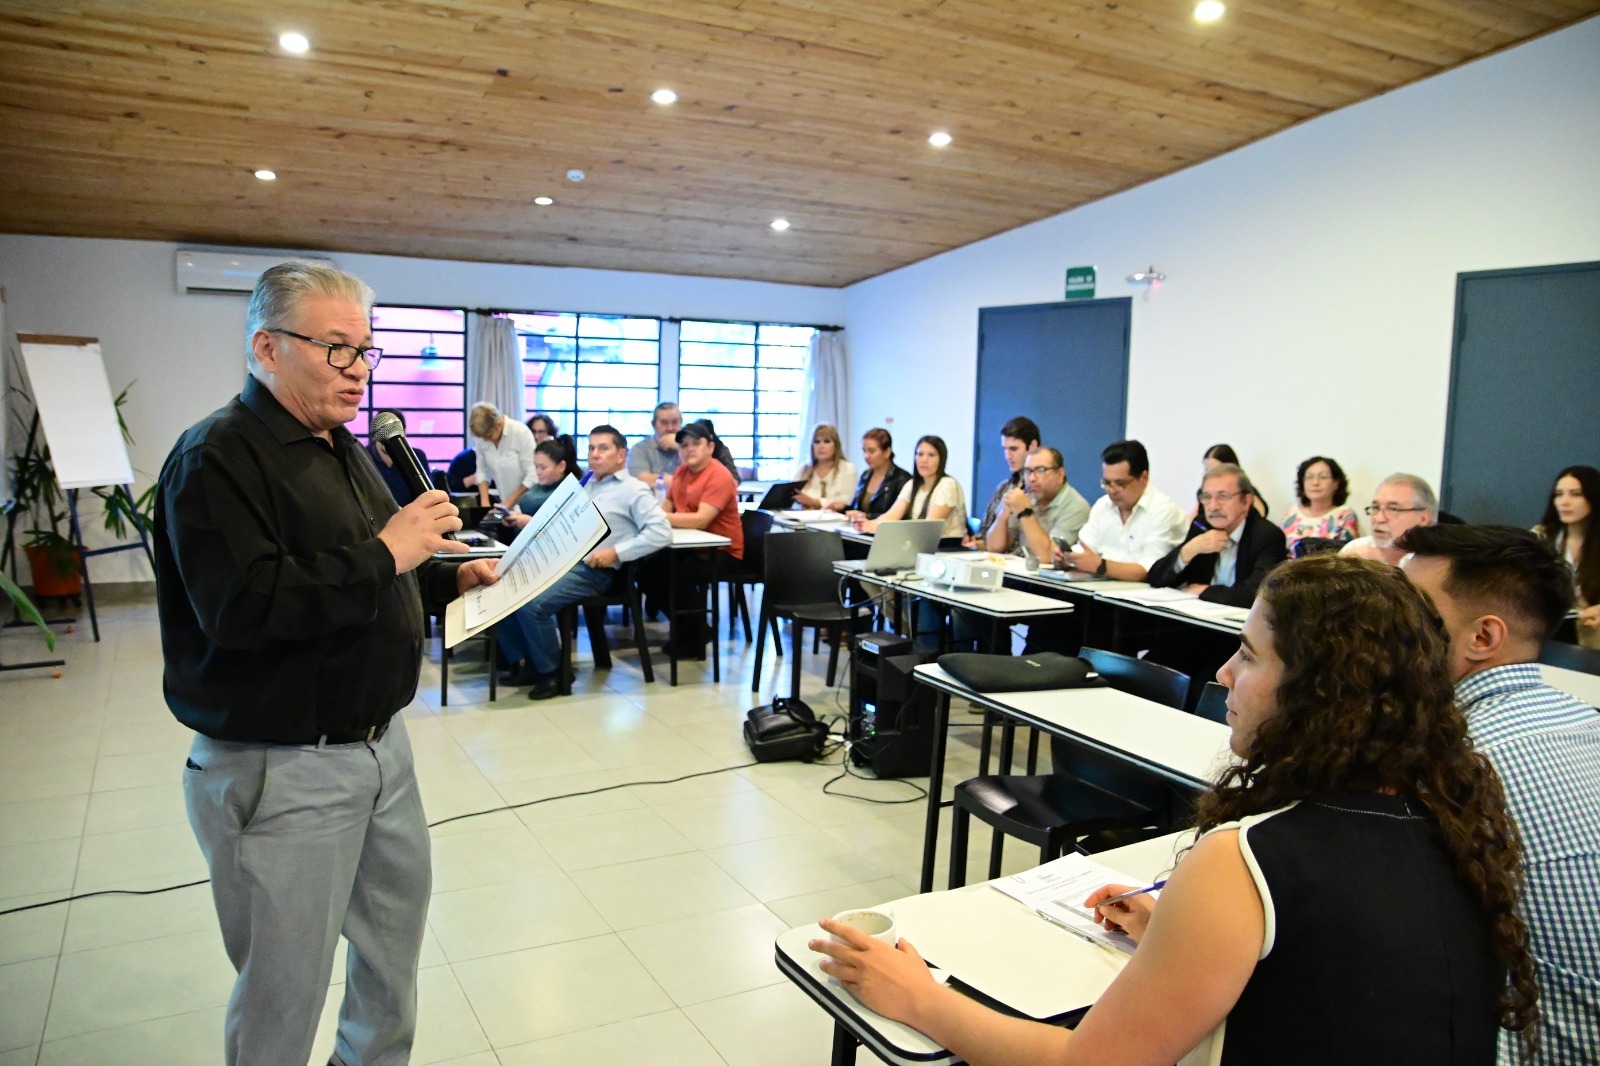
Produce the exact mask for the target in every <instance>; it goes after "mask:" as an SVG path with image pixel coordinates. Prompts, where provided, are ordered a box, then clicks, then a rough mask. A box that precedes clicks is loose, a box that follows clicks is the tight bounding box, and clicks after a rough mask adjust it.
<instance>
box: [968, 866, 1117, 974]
mask: <svg viewBox="0 0 1600 1066" xmlns="http://www.w3.org/2000/svg"><path fill="white" fill-rule="evenodd" d="M1147 883H1148V882H1141V881H1140V880H1139V879H1138V878H1135V877H1129V876H1128V875H1127V874H1125V873H1121V872H1119V871H1117V870H1113V869H1111V867H1109V866H1102V865H1101V864H1100V863H1097V862H1095V861H1094V860H1093V859H1091V858H1089V857H1088V856H1086V855H1063V856H1062V857H1061V858H1059V859H1055V860H1054V861H1052V862H1047V863H1045V864H1044V865H1043V866H1036V867H1034V868H1033V869H1031V870H1027V871H1025V872H1023V873H1020V874H1016V875H1015V876H1012V877H1002V878H1000V879H999V880H997V881H991V882H989V884H990V885H991V886H992V887H994V888H995V889H998V890H999V891H1001V892H1004V893H1005V894H1006V895H1008V896H1010V897H1011V898H1013V899H1015V900H1019V901H1020V902H1022V903H1024V904H1026V905H1027V906H1029V907H1031V908H1033V910H1035V911H1036V912H1038V914H1039V915H1040V917H1041V918H1043V919H1044V920H1045V921H1047V922H1054V923H1057V924H1060V925H1066V926H1070V927H1071V928H1073V929H1076V930H1078V931H1079V932H1081V933H1085V934H1088V935H1089V936H1091V937H1093V938H1094V939H1096V940H1098V941H1100V942H1101V943H1103V944H1106V945H1107V946H1109V947H1114V948H1117V949H1118V950H1120V951H1127V952H1132V951H1133V946H1134V945H1133V940H1132V939H1130V938H1129V937H1128V936H1127V935H1126V934H1123V933H1112V932H1107V931H1106V930H1105V929H1103V928H1101V926H1100V923H1099V922H1098V921H1096V920H1095V917H1094V912H1093V911H1092V910H1090V909H1089V908H1087V907H1085V906H1084V905H1083V901H1084V900H1086V899H1088V898H1089V893H1091V892H1093V891H1094V890H1095V889H1097V888H1099V887H1100V886H1101V885H1129V886H1131V887H1133V888H1142V887H1144V885H1145V884H1147Z"/></svg>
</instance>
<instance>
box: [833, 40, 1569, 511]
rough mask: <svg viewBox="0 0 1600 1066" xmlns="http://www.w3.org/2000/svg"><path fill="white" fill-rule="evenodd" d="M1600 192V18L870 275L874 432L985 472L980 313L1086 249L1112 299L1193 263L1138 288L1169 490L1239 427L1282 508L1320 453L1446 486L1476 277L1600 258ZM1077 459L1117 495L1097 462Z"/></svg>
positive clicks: (858, 416)
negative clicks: (1457, 308) (944, 451)
mask: <svg viewBox="0 0 1600 1066" xmlns="http://www.w3.org/2000/svg"><path fill="white" fill-rule="evenodd" d="M1597 188H1600V19H1592V20H1590V21H1588V22H1586V23H1584V24H1581V25H1578V26H1575V27H1572V28H1569V29H1567V30H1565V31H1563V32H1561V33H1558V34H1554V35H1551V36H1548V37H1545V38H1542V39H1540V40H1537V41H1533V42H1530V43H1528V44H1525V45H1523V46H1521V47H1518V48H1515V49H1513V50H1510V51H1508V52H1505V53H1502V54H1500V55H1496V56H1492V57H1489V58H1487V59H1484V60H1481V61H1479V62H1477V63H1473V64H1471V65H1469V66H1466V67H1463V68H1460V69H1458V70H1455V71H1452V72H1449V73H1446V74H1443V75H1440V76H1438V77H1436V78H1433V79H1430V80H1429V81H1426V82H1422V83H1419V84H1417V85H1413V86H1410V87H1408V88H1405V89H1401V90H1398V91H1396V92H1394V93H1391V94H1389V95H1387V96H1383V97H1379V98H1377V99H1374V100H1370V101H1368V102H1366V103H1363V104H1360V105H1357V106H1355V107H1351V108H1348V109H1346V110H1344V111H1340V112H1337V113H1334V114H1331V115H1327V116H1324V117H1322V118H1319V119H1317V120H1315V121H1312V122H1308V123H1305V124H1303V125H1301V126H1298V127H1296V128H1294V129H1291V130H1288V131H1286V132H1284V133H1281V134H1279V135H1277V136H1275V137H1272V138H1269V139H1267V140H1264V141H1261V142H1258V143H1256V144H1254V145H1251V146H1249V147H1246V148H1243V149H1240V150H1238V151H1236V152H1233V153H1230V154H1229V155H1226V156H1223V157H1221V158H1218V159H1215V160H1212V161H1210V162H1208V163H1205V164H1202V165H1199V166H1196V167H1192V168H1190V169H1188V170H1186V171H1183V172H1182V173H1179V174H1175V175H1173V176H1171V177H1168V178H1165V179H1162V180H1160V181H1156V182H1152V183H1150V184H1148V185H1145V186H1142V187H1140V188H1138V189H1134V190H1131V191H1129V192H1126V193H1123V194H1121V195H1119V196H1116V197H1112V198H1110V199H1107V200H1104V201H1101V202H1099V203H1096V204H1092V205H1090V206H1087V207H1083V208H1080V209H1078V210H1076V211H1071V212H1068V213H1067V214H1064V215H1059V216H1056V217H1054V218H1051V219H1047V220H1045V221H1042V222H1038V223H1034V224H1032V225H1029V226H1026V227H1023V228H1021V229H1017V230H1013V231H1012V232H1010V233H1006V234H1002V235H1000V236H997V237H993V238H990V239H988V240H985V241H981V242H978V243H976V244H973V245H969V246H967V247H965V248H961V249H957V250H955V251H952V252H948V253H945V254H943V255H941V256H938V257H936V258H933V259H930V260H927V261H924V262H922V263H918V264H915V265H913V266H910V267H905V268H903V269H901V270H897V271H894V272H893V273H890V274H885V275H882V276H880V277H877V278H874V279H871V280H869V281H865V282H861V283H859V284H857V285H854V286H852V287H851V288H849V289H848V290H847V293H846V299H847V303H846V318H845V320H846V324H847V327H848V336H849V342H850V352H851V398H852V399H851V418H852V433H853V434H859V433H860V431H862V430H864V429H866V428H867V427H869V426H872V425H881V424H884V423H886V422H888V421H889V419H891V418H892V419H893V420H894V421H893V424H892V431H893V432H894V435H895V437H896V438H897V443H898V442H899V441H900V440H902V439H903V440H904V441H905V442H906V443H908V444H909V442H910V441H912V440H915V439H916V437H917V436H919V435H921V434H923V433H938V434H940V435H942V436H943V437H944V438H945V440H946V441H947V442H948V443H949V444H950V446H951V454H952V456H953V457H958V459H957V460H956V461H955V462H953V463H952V465H953V466H954V468H955V473H956V474H957V476H958V477H960V478H963V479H965V478H967V477H968V476H969V474H970V469H971V467H970V456H971V449H972V432H973V425H972V412H973V389H974V375H975V369H976V351H977V326H978V314H977V312H978V308H980V307H987V306H995V305H1005V304H1028V303H1041V302H1046V301H1051V300H1059V299H1061V295H1062V287H1063V277H1064V273H1065V269H1066V267H1068V266H1073V265H1078V264H1096V265H1097V266H1098V267H1099V292H1098V295H1100V296H1122V295H1129V294H1137V293H1140V292H1141V291H1142V287H1138V286H1134V285H1130V284H1128V283H1127V282H1126V281H1125V280H1124V279H1125V278H1126V276H1127V275H1128V274H1130V273H1133V272H1134V271H1136V270H1143V269H1145V268H1146V267H1147V266H1149V265H1150V264H1152V263H1153V264H1155V266H1156V267H1157V268H1158V269H1160V270H1163V271H1165V272H1166V273H1167V274H1168V281H1167V282H1166V283H1165V284H1164V285H1162V286H1161V287H1160V288H1159V289H1158V290H1156V291H1153V292H1151V293H1149V295H1148V298H1146V297H1145V296H1143V295H1139V296H1136V298H1135V301H1134V305H1133V307H1134V310H1133V329H1132V338H1131V346H1132V350H1131V360H1130V381H1129V400H1128V432H1129V435H1130V436H1133V437H1136V438H1138V439H1140V440H1142V441H1144V443H1145V444H1146V446H1147V447H1148V448H1149V450H1150V454H1151V465H1152V472H1153V476H1154V480H1155V483H1156V484H1158V485H1160V486H1161V487H1163V488H1164V489H1165V490H1166V491H1167V492H1169V493H1171V494H1173V495H1174V496H1183V495H1187V494H1190V493H1192V492H1193V491H1194V489H1195V487H1196V484H1197V481H1198V476H1197V472H1198V468H1199V459H1200V453H1201V451H1202V450H1203V449H1204V448H1205V447H1206V446H1208V445H1210V444H1213V443H1216V442H1219V441H1228V442H1229V443H1232V444H1233V445H1234V446H1235V448H1237V449H1238V451H1239V453H1240V458H1241V459H1242V461H1243V462H1244V464H1245V466H1246V468H1247V469H1248V470H1250V472H1251V474H1252V476H1253V477H1254V478H1255V479H1256V481H1257V482H1258V483H1260V485H1261V486H1262V490H1263V493H1264V494H1265V495H1266V496H1267V498H1268V500H1269V501H1270V502H1271V503H1272V505H1273V507H1274V508H1275V509H1281V508H1283V507H1284V506H1286V505H1287V504H1288V503H1289V502H1290V500H1291V497H1292V491H1291V489H1292V485H1293V477H1294V470H1295V466H1296V464H1297V463H1298V462H1299V461H1300V460H1301V459H1302V458H1304V457H1305V456H1307V455H1311V454H1316V453H1319V452H1320V453H1325V454H1329V455H1332V456H1334V457H1335V458H1337V459H1339V460H1340V461H1341V463H1343V464H1344V466H1345V468H1346V470H1347V471H1348V472H1349V473H1350V475H1351V478H1352V481H1353V483H1354V500H1355V502H1356V503H1357V504H1358V505H1359V504H1361V503H1364V502H1365V501H1366V500H1367V499H1368V498H1369V496H1368V493H1369V492H1370V489H1371V487H1372V485H1373V484H1374V483H1375V482H1376V480H1377V479H1379V478H1381V477H1382V476H1383V475H1385V474H1387V473H1389V472H1391V471H1394V470H1408V471H1411V472H1414V473H1417V474H1420V475H1422V476H1423V477H1426V478H1428V479H1429V480H1430V481H1431V482H1433V483H1434V484H1435V485H1437V480H1438V477H1439V474H1440V470H1441V468H1442V464H1443V441H1444V422H1445V405H1446V399H1447V394H1448V375H1449V366H1450V339H1451V329H1452V321H1453V315H1454V301H1455V283H1456V274H1457V273H1458V272H1461V271H1473V270H1488V269H1495V268H1503V267H1522V266H1533V265H1538V264H1548V263H1566V262H1578V261H1587V260H1595V259H1600V195H1597V194H1596V189H1597ZM927 382H936V383H938V384H937V387H936V388H929V387H926V385H925V384H924V383H927ZM1041 383H1042V386H1043V387H1051V388H1070V387H1071V386H1070V382H1068V381H1066V380H1064V379H1063V378H1061V377H1060V376H1059V375H1054V374H1052V373H1051V372H1050V371H1049V369H1048V368H1041ZM992 428H993V430H994V431H998V429H999V427H998V426H995V427H992ZM1065 428H1066V427H1050V426H1046V427H1043V429H1044V436H1045V440H1046V442H1047V443H1048V442H1049V441H1050V438H1051V434H1052V433H1053V432H1054V433H1060V432H1063V430H1064V429H1065ZM985 431H986V432H988V431H990V430H987V429H986V430H985ZM900 450H901V452H902V453H903V454H904V453H906V452H908V451H909V449H908V448H905V447H902V448H901V449H900ZM1568 461H1570V460H1569V459H1568V458H1567V457H1562V456H1552V457H1551V461H1550V465H1551V467H1552V471H1551V472H1553V470H1554V469H1555V468H1556V467H1558V466H1559V465H1560V464H1562V463H1564V462H1568ZM1069 476H1070V477H1071V479H1072V480H1073V481H1074V482H1075V483H1076V484H1077V485H1078V486H1079V487H1080V488H1082V489H1084V490H1085V491H1086V494H1087V495H1089V496H1090V497H1091V498H1093V497H1095V496H1098V495H1099V494H1100V492H1099V489H1098V487H1097V486H1095V482H1096V481H1097V480H1098V476H1099V471H1098V470H1081V471H1079V470H1074V471H1070V472H1069ZM1539 476H1541V477H1542V476H1544V472H1543V471H1541V472H1540V474H1539ZM990 487H991V486H988V485H984V486H979V487H978V489H977V491H973V489H972V487H971V486H968V498H969V499H975V500H977V501H978V505H979V506H981V504H982V501H983V500H985V499H986V498H987V492H988V489H989V488H990ZM1090 487H1093V491H1088V490H1089V489H1090ZM1530 521H1531V518H1530Z"/></svg>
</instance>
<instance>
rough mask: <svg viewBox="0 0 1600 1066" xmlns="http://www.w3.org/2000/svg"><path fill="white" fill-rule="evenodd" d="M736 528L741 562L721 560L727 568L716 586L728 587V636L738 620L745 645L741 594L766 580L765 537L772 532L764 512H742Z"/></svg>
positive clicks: (746, 612)
mask: <svg viewBox="0 0 1600 1066" xmlns="http://www.w3.org/2000/svg"><path fill="white" fill-rule="evenodd" d="M739 524H740V525H741V526H742V527H743V528H744V558H743V559H733V558H729V559H725V560H723V562H724V563H726V564H728V566H727V568H726V569H724V570H722V571H721V572H719V573H718V574H717V584H719V585H724V584H725V585H727V586H728V636H729V637H732V636H733V634H734V628H733V626H734V622H735V621H736V620H741V621H743V622H744V639H745V642H746V643H749V641H750V639H751V636H750V604H749V602H748V601H747V600H746V599H745V595H744V590H745V586H747V585H749V586H752V587H753V586H755V585H759V584H761V583H762V582H763V581H765V580H766V577H767V572H766V565H767V534H768V533H771V532H772V516H771V515H770V514H767V513H766V512H764V511H745V512H744V513H743V514H741V515H740V516H739ZM715 594H716V593H715V592H713V593H712V595H715Z"/></svg>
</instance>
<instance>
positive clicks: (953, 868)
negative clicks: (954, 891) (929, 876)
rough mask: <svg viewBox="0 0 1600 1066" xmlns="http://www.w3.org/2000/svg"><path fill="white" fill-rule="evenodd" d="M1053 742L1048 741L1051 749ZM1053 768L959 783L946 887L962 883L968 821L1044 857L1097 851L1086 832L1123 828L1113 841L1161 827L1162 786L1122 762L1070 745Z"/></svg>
mask: <svg viewBox="0 0 1600 1066" xmlns="http://www.w3.org/2000/svg"><path fill="white" fill-rule="evenodd" d="M1055 750H1056V747H1055V746H1054V745H1052V751H1055ZM1056 758H1057V760H1058V763H1057V765H1056V767H1055V768H1054V772H1052V773H1048V774H1033V775H1029V776H1000V775H988V776H985V777H974V778H970V779H968V780H966V781H963V782H961V783H960V784H958V785H957V786H956V787H955V790H954V793H953V794H952V797H951V798H952V801H953V811H954V814H953V818H952V819H951V832H950V875H949V876H950V885H949V887H951V888H960V887H961V886H962V885H964V884H966V883H967V837H968V833H969V831H970V828H971V820H972V819H973V818H974V817H976V818H977V819H978V820H979V821H981V822H983V823H985V824H986V825H988V826H990V827H992V828H993V829H995V830H996V831H997V833H998V834H1000V835H998V836H997V837H996V838H995V839H996V841H997V842H998V841H1000V840H1003V839H1004V838H1005V837H1007V836H1011V837H1016V838H1017V839H1019V840H1023V841H1026V842H1027V843H1029V844H1032V845H1033V846H1034V847H1037V848H1038V849H1039V861H1040V862H1041V863H1046V862H1049V861H1050V860H1051V859H1055V858H1058V857H1060V856H1061V855H1063V854H1065V853H1066V852H1067V851H1069V850H1075V851H1078V852H1081V853H1083V854H1089V853H1090V852H1092V851H1094V850H1101V849H1099V848H1097V847H1096V846H1094V845H1093V844H1092V843H1090V842H1089V839H1088V838H1091V837H1093V836H1097V835H1101V834H1110V833H1119V834H1122V835H1121V836H1119V837H1118V838H1117V840H1116V841H1115V842H1116V843H1118V844H1122V843H1132V842H1133V841H1134V840H1138V839H1144V838H1145V837H1149V836H1152V835H1154V834H1155V833H1157V832H1160V825H1159V823H1160V822H1161V820H1162V819H1161V818H1160V817H1159V816H1158V814H1157V811H1158V810H1159V809H1161V808H1162V807H1163V806H1164V805H1165V804H1166V795H1165V790H1164V786H1162V785H1161V784H1160V783H1159V782H1157V781H1155V780H1154V779H1153V778H1150V777H1148V776H1146V775H1143V774H1142V773H1140V772H1139V771H1138V770H1135V769H1133V768H1132V767H1130V766H1128V765H1127V764H1125V763H1123V762H1121V761H1120V760H1118V759H1116V758H1114V757H1113V756H1110V755H1107V754H1105V753H1104V752H1099V751H1096V750H1094V749H1092V748H1086V747H1080V746H1078V745H1072V746H1071V747H1070V748H1068V749H1066V750H1065V751H1064V752H1062V753H1061V754H1058V755H1057V756H1056ZM1000 859H1001V855H1000V849H999V848H998V847H996V848H992V849H991V850H990V853H989V878H990V879H991V880H993V879H994V878H996V877H999V876H1000Z"/></svg>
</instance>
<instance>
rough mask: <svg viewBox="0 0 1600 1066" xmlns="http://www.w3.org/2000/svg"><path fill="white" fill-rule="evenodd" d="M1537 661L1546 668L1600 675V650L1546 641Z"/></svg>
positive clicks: (1557, 641)
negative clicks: (1552, 667)
mask: <svg viewBox="0 0 1600 1066" xmlns="http://www.w3.org/2000/svg"><path fill="white" fill-rule="evenodd" d="M1539 661H1540V662H1541V663H1544V664H1545V665H1546V666H1559V667H1561V668H1562V669H1563V670H1576V671H1578V672H1579V673H1582V674H1600V648H1585V647H1582V646H1580V645H1577V644H1566V643H1563V642H1562V641H1559V640H1547V641H1545V643H1544V650H1543V651H1541V652H1540V653H1539Z"/></svg>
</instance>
